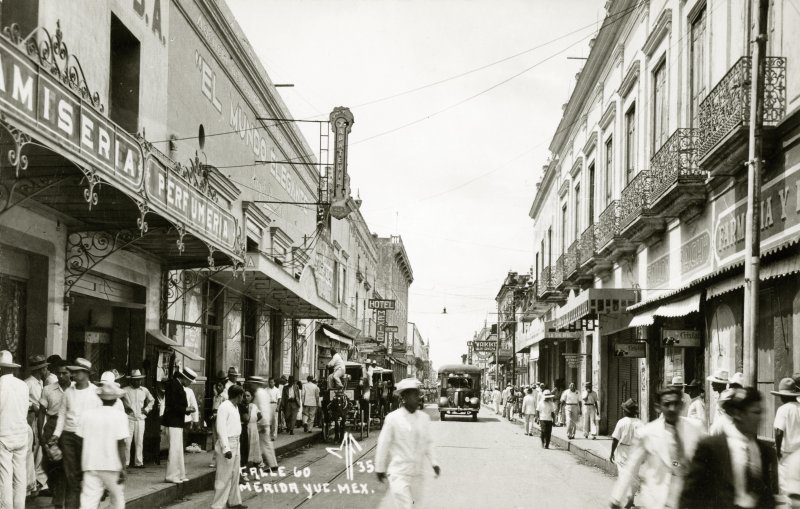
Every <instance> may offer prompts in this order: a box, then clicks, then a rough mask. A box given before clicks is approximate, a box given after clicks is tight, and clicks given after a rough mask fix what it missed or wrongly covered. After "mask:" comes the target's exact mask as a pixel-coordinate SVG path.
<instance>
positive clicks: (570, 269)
mask: <svg viewBox="0 0 800 509" xmlns="http://www.w3.org/2000/svg"><path fill="white" fill-rule="evenodd" d="M579 244H580V240H576V241H575V242H573V243H572V244H570V246H569V247H568V248H567V252H566V253H564V257H563V258H564V260H563V267H564V282H565V283H574V282H576V280H577V277H578V263H579V261H578V245H579Z"/></svg>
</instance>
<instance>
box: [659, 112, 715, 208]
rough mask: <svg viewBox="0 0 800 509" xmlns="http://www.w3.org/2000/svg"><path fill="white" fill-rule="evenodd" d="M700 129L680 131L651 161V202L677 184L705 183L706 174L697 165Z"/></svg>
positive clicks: (677, 131)
mask: <svg viewBox="0 0 800 509" xmlns="http://www.w3.org/2000/svg"><path fill="white" fill-rule="evenodd" d="M699 131H700V130H699V129H691V128H681V129H678V130H676V131H675V132H674V133H672V136H670V137H669V139H667V141H666V143H664V145H663V146H662V147H661V148H660V149H659V150H658V152H656V154H655V155H654V156H653V158H652V159H650V179H651V182H652V188H651V190H650V202H651V203H652V202H655V201H656V200H657V199H658V198H660V197H661V196H662V195H663V194H664V193H665V192H666V191H667V189H669V188H670V186H672V185H673V184H675V183H677V182H678V181H683V182H686V181H696V182H703V181H705V179H706V177H707V176H708V173H707V172H705V171H703V170H701V169H700V166H699V165H698V162H697V161H698V158H697V146H698V140H699V135H700V132H699Z"/></svg>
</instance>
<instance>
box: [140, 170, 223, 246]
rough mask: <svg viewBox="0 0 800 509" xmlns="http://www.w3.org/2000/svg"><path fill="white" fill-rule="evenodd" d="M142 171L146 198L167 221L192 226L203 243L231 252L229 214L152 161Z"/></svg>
mask: <svg viewBox="0 0 800 509" xmlns="http://www.w3.org/2000/svg"><path fill="white" fill-rule="evenodd" d="M145 169H146V171H145V184H146V185H145V189H146V191H147V197H148V198H150V200H152V202H155V203H158V204H161V206H162V207H163V208H164V210H166V211H167V213H166V214H165V215H166V217H167V218H168V219H171V220H172V221H174V222H178V223H186V224H188V225H191V227H192V228H191V230H192V232H193V233H195V234H197V233H200V235H199V236H200V237H201V238H203V240H205V241H206V242H208V243H209V244H211V245H213V246H215V247H225V248H228V249H233V248H234V246H235V243H236V234H235V233H236V220H235V219H234V217H233V215H232V214H231V213H229V212H228V211H226V210H224V209H223V208H222V207H220V206H219V205H217V203H216V202H214V201H213V200H211V198H209V197H208V196H207V195H203V194H201V193H200V191H198V190H197V189H196V188H195V187H194V186H192V185H191V184H190V183H189V182H188V181H187V180H186V179H184V178H183V177H182V176H180V175H178V174H176V173H174V172H171V171H169V170H168V169H167V167H166V166H164V165H163V164H161V162H160V161H158V160H157V159H155V158H154V157H149V158H148V159H147V162H146V165H145ZM161 213H162V214H164V212H161Z"/></svg>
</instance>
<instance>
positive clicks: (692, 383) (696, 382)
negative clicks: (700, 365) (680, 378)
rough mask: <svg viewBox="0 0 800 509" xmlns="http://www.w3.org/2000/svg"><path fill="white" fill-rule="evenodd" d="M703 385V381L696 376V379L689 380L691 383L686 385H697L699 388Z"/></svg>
mask: <svg viewBox="0 0 800 509" xmlns="http://www.w3.org/2000/svg"><path fill="white" fill-rule="evenodd" d="M702 386H703V382H701V381H700V380H698V379H697V378H695V379H694V380H692V381H691V382H689V385H687V386H686V387H697V388H699V387H702Z"/></svg>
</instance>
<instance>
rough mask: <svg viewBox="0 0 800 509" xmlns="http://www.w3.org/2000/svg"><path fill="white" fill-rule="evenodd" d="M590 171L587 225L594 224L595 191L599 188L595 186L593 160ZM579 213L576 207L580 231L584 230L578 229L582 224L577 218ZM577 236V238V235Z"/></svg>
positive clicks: (576, 222) (576, 225)
mask: <svg viewBox="0 0 800 509" xmlns="http://www.w3.org/2000/svg"><path fill="white" fill-rule="evenodd" d="M588 173H589V220H588V222H587V223H586V224H587V225H592V224H594V196H595V193H596V192H597V190H596V189H595V188H594V161H592V164H590V165H589V172H588ZM576 206H577V205H576ZM579 213H580V211H579V210H577V209H576V210H575V231H576V232H578V233H580V232H582V231H583V230H580V231H579V230H578V227H579V226H580V224H579V223H580V221H578V219H577V218H578V214H579ZM575 238H577V235H576V237H575Z"/></svg>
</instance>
